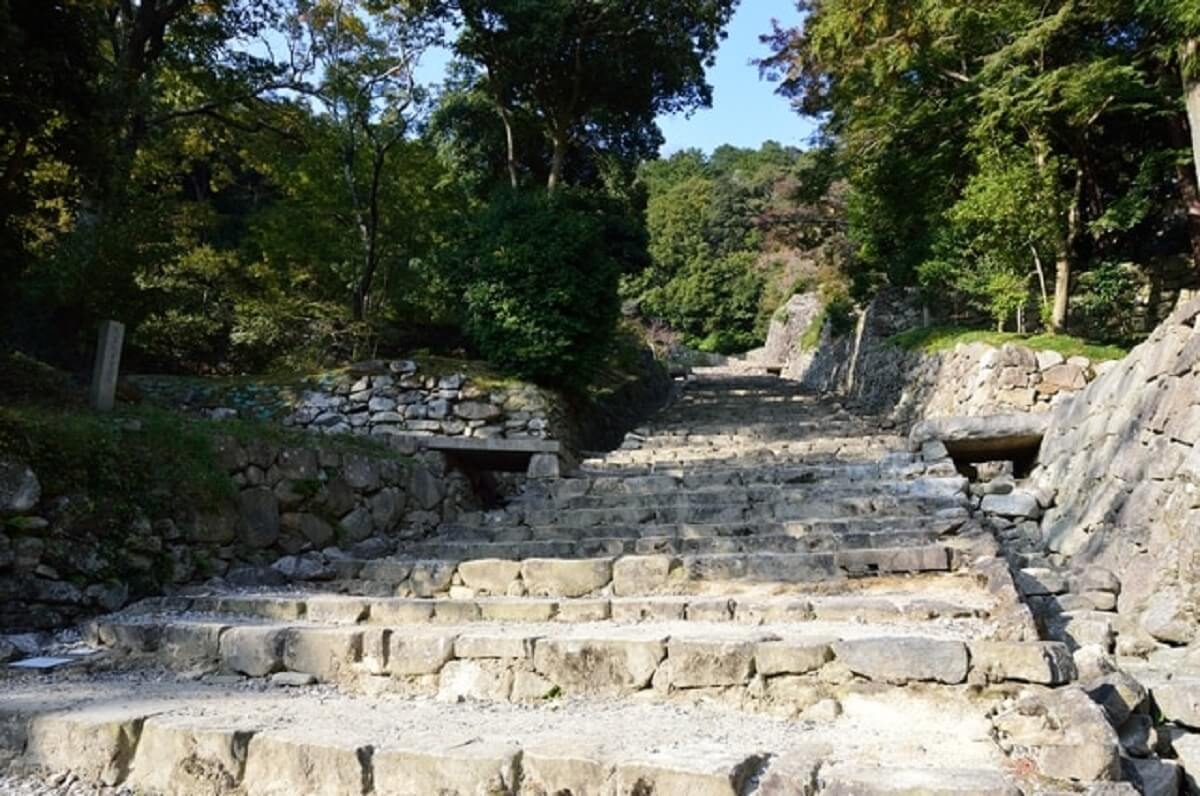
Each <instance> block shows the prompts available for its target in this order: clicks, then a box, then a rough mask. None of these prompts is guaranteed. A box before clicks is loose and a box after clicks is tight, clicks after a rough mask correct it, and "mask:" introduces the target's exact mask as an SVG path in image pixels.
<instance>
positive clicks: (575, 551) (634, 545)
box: [400, 528, 944, 561]
mask: <svg viewBox="0 0 1200 796" xmlns="http://www.w3.org/2000/svg"><path fill="white" fill-rule="evenodd" d="M608 533H611V530H610V529H608V528H602V529H597V530H594V531H592V532H591V533H586V532H582V533H581V532H577V533H574V534H567V533H560V534H556V535H554V536H558V537H560V538H549V539H530V540H526V541H519V542H509V541H496V542H493V541H432V542H420V543H416V544H407V545H404V547H403V548H402V549H401V551H400V552H401V554H402V555H406V556H413V557H419V558H443V559H454V560H459V561H467V560H471V559H472V558H499V559H505V560H510V561H520V560H522V559H525V558H595V557H603V556H624V555H660V554H670V555H714V554H732V553H813V552H833V551H838V550H859V549H878V548H888V547H909V546H920V545H927V544H931V543H933V542H936V541H938V540H939V539H940V538H942V537H943V536H944V534H943V533H940V532H939V531H938V530H936V529H935V530H933V531H921V530H913V531H880V532H878V533H845V534H837V533H814V534H804V535H801V536H788V535H783V534H772V535H759V534H755V535H748V536H734V535H730V536H713V537H695V538H677V537H670V536H646V537H636V536H625V537H606V536H603V535H602V534H608ZM472 535H473V536H477V537H478V536H483V533H482V532H481V533H479V534H472ZM499 535H500V536H503V534H502V533H501V534H499ZM450 538H451V539H453V538H455V537H453V536H451V537H450ZM493 538H494V537H493Z"/></svg>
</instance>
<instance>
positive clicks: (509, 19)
mask: <svg viewBox="0 0 1200 796" xmlns="http://www.w3.org/2000/svg"><path fill="white" fill-rule="evenodd" d="M736 4H737V3H736V0H644V2H640V3H636V4H629V3H625V2H622V0H427V2H426V5H427V6H430V7H432V8H434V9H435V10H439V11H441V12H443V13H444V14H447V15H448V16H453V18H454V22H455V24H456V27H457V30H458V36H457V38H456V40H455V42H454V49H455V52H456V53H457V54H458V55H459V56H460V57H462V58H463V59H465V60H466V61H468V62H470V63H471V64H472V65H474V66H475V67H476V69H477V72H478V73H477V77H476V80H475V83H476V85H477V86H478V88H479V89H480V91H481V92H482V93H483V94H484V95H486V96H488V97H489V98H490V99H491V101H492V105H493V107H494V108H495V110H496V112H497V113H496V117H495V119H496V123H499V124H502V125H504V126H505V127H506V128H507V131H508V132H511V133H513V134H514V135H513V137H514V138H515V134H516V133H518V132H521V131H522V130H524V129H528V128H529V127H533V128H534V129H536V130H537V131H538V133H539V135H538V138H540V139H542V141H543V143H544V147H543V148H542V150H541V155H542V157H541V158H540V159H539V160H540V162H538V161H535V162H529V161H524V162H518V161H517V154H518V151H517V150H518V147H520V148H521V151H522V153H524V152H528V151H529V144H528V143H525V141H524V136H523V140H522V142H521V143H517V142H516V141H514V147H513V150H512V151H511V152H506V159H511V161H512V169H513V175H512V179H513V180H514V181H520V179H521V177H522V173H521V172H523V171H532V172H533V173H534V174H536V175H537V176H538V177H539V178H540V177H545V179H546V180H547V184H548V185H549V186H550V187H551V188H553V187H554V186H555V185H556V184H559V183H560V182H561V181H562V179H563V178H564V177H566V176H568V174H567V167H568V164H567V160H568V158H570V157H572V156H574V157H575V158H576V162H575V163H574V164H573V166H574V168H575V170H576V176H578V174H579V172H580V171H589V170H590V171H592V172H593V173H594V172H595V171H597V170H598V169H599V168H602V166H601V163H602V161H603V160H605V159H606V158H608V157H612V158H616V159H618V160H622V161H624V162H626V163H637V162H638V161H639V160H646V159H650V158H651V157H652V156H653V154H654V153H655V152H657V149H658V146H659V144H660V143H661V141H662V137H661V133H660V132H659V130H658V128H657V126H656V124H655V119H656V118H657V117H658V116H659V115H660V114H667V113H683V112H687V111H690V110H694V109H696V108H700V107H706V106H708V105H709V104H711V101H712V89H711V87H710V86H709V85H708V83H707V82H706V81H705V68H706V67H707V66H708V65H711V63H712V60H713V57H714V55H715V53H716V49H717V46H718V44H719V43H720V41H721V39H722V38H723V36H724V28H725V25H726V24H727V23H728V22H729V19H730V17H731V16H732V14H733V9H734V7H735V6H736ZM452 12H453V13H452ZM589 153H597V154H598V157H596V158H595V159H593V158H592V157H589ZM577 182H578V181H577ZM589 184H592V183H589ZM513 187H516V185H514V186H513Z"/></svg>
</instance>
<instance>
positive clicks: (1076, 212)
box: [1050, 167, 1083, 334]
mask: <svg viewBox="0 0 1200 796" xmlns="http://www.w3.org/2000/svg"><path fill="white" fill-rule="evenodd" d="M1082 215H1083V169H1082V168H1079V167H1076V169H1075V189H1074V191H1073V193H1072V195H1071V207H1070V209H1069V210H1068V211H1067V234H1066V236H1065V237H1064V238H1063V240H1062V244H1061V246H1060V247H1059V251H1058V252H1056V254H1055V258H1054V310H1053V312H1052V314H1051V316H1050V331H1052V332H1054V333H1055V334H1062V333H1063V332H1065V331H1066V330H1067V316H1068V314H1069V313H1070V310H1071V277H1072V271H1073V268H1072V260H1073V259H1074V257H1075V246H1076V243H1077V242H1078V240H1079V233H1080V231H1081V229H1082V226H1083V225H1082V221H1083V219H1082Z"/></svg>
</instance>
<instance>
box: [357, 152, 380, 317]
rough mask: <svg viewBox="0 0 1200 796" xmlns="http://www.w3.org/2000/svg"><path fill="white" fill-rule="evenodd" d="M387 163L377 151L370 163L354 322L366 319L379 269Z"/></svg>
mask: <svg viewBox="0 0 1200 796" xmlns="http://www.w3.org/2000/svg"><path fill="white" fill-rule="evenodd" d="M386 161H387V150H386V149H377V150H376V152H375V155H374V159H373V161H372V163H371V184H370V186H369V187H368V190H369V191H370V193H369V194H368V196H367V218H366V222H365V224H364V227H363V245H364V252H363V254H364V257H363V272H362V274H361V275H360V276H359V278H358V284H357V285H356V286H355V288H354V301H353V306H352V310H353V312H354V320H356V321H363V320H366V318H367V303H368V301H369V300H370V298H371V286H372V285H373V284H374V282H375V272H376V271H377V270H378V268H379V191H380V190H381V187H382V184H383V167H384V164H385V163H386Z"/></svg>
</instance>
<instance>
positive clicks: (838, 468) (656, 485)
mask: <svg viewBox="0 0 1200 796" xmlns="http://www.w3.org/2000/svg"><path fill="white" fill-rule="evenodd" d="M925 475H928V476H931V477H938V478H943V477H955V476H957V475H958V472H957V471H956V470H954V469H953V467H949V468H947V467H944V466H941V465H940V464H939V465H936V466H934V465H927V464H925V463H924V462H922V461H914V460H913V458H912V457H911V456H909V455H907V454H906V455H904V456H903V457H897V458H896V460H895V461H887V462H872V463H869V464H853V465H837V464H827V465H818V464H798V465H792V466H781V467H765V468H760V469H755V470H744V469H742V468H740V467H728V468H711V469H708V470H700V471H692V470H684V469H679V470H677V471H672V470H671V469H670V468H663V469H662V470H661V471H660V472H658V473H657V474H655V475H652V476H643V477H623V476H620V475H612V474H607V473H599V474H595V475H592V476H590V477H582V478H565V479H561V480H557V481H550V482H547V483H546V484H545V489H546V491H547V492H548V496H549V497H554V498H556V499H560V500H567V499H571V498H575V497H580V496H583V495H644V494H663V493H669V492H672V491H674V490H686V491H695V492H717V491H721V490H724V489H729V488H735V487H758V486H796V485H806V484H821V483H830V482H834V483H839V484H853V483H857V482H863V481H865V482H875V481H882V480H887V481H906V480H911V479H913V478H920V477H922V476H925Z"/></svg>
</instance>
